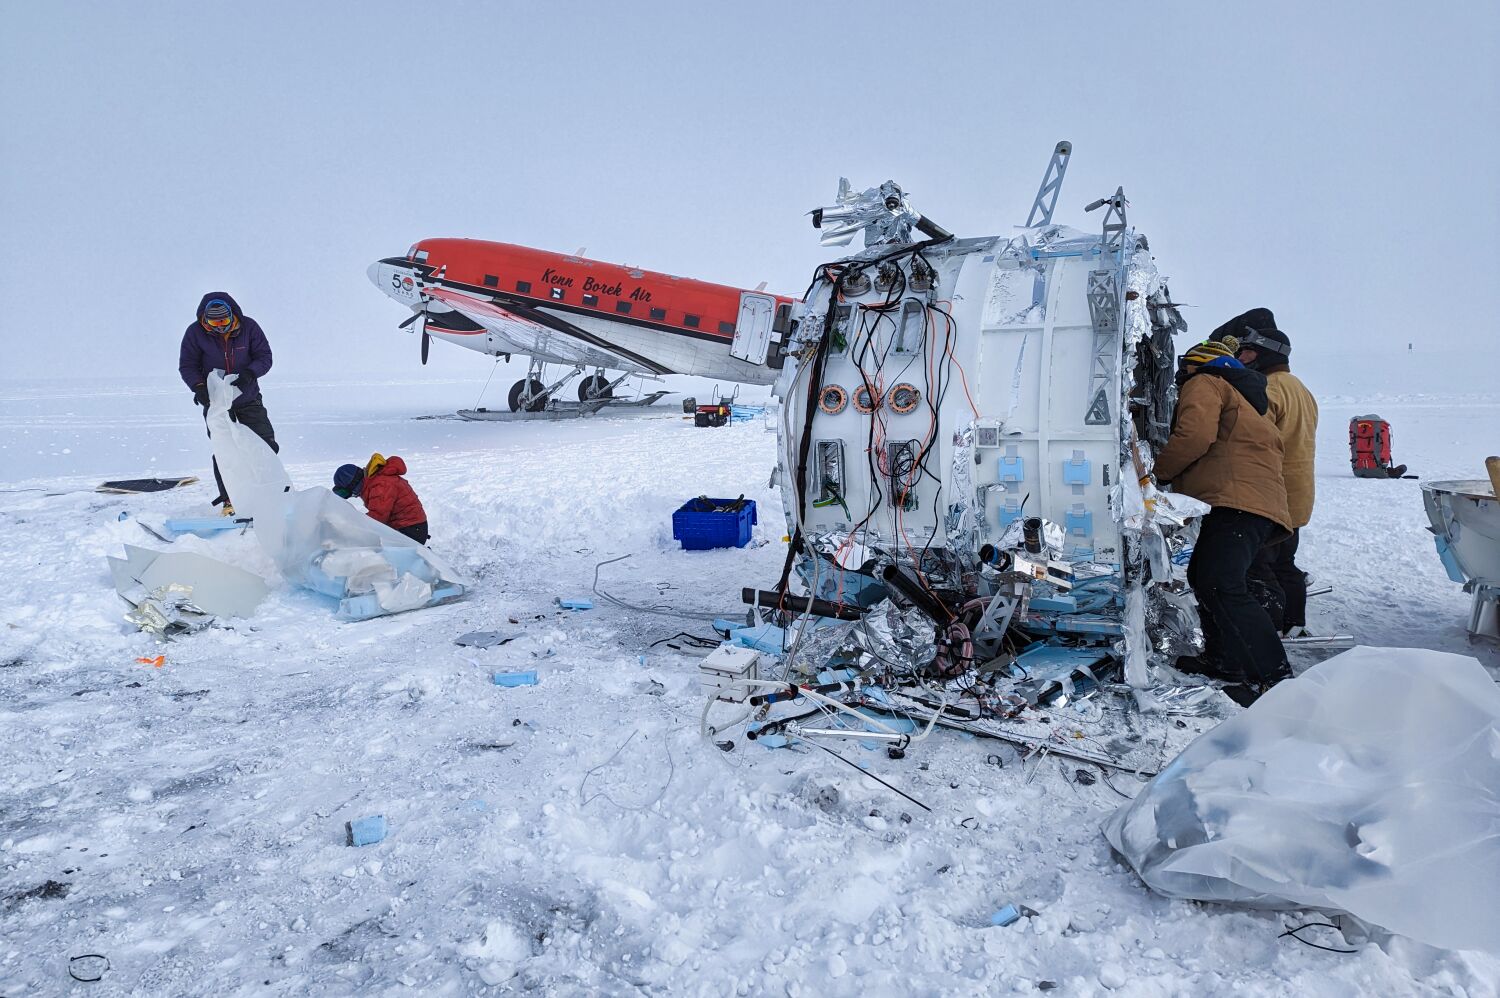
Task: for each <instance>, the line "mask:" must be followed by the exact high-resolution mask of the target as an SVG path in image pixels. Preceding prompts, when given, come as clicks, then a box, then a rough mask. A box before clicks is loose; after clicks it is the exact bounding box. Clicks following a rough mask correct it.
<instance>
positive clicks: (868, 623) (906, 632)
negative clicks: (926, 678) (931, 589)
mask: <svg viewBox="0 0 1500 998" xmlns="http://www.w3.org/2000/svg"><path fill="white" fill-rule="evenodd" d="M861 624H862V625H863V626H862V627H861V628H860V633H859V635H858V639H859V640H860V641H861V643H862V645H863V647H864V648H865V650H867V651H869V652H870V653H871V654H873V655H875V656H876V658H877V659H879V660H880V661H881V663H882V664H883V665H884V666H886V668H887V671H892V672H898V673H903V674H910V675H916V674H918V673H920V672H922V671H923V670H924V669H926V668H927V666H929V665H931V664H932V661H933V659H935V658H937V625H935V624H934V623H933V622H932V618H930V617H928V616H927V614H925V613H923V612H922V611H921V610H919V609H917V608H916V607H909V608H907V609H905V610H903V609H901V608H900V607H898V606H897V605H896V604H895V603H893V602H892V601H891V600H882V601H881V602H880V603H877V604H876V605H875V607H874V609H872V610H871V611H870V612H869V613H867V614H865V619H864V620H863V621H861Z"/></svg>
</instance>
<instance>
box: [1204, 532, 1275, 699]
mask: <svg viewBox="0 0 1500 998" xmlns="http://www.w3.org/2000/svg"><path fill="white" fill-rule="evenodd" d="M1276 530H1277V527H1276V524H1274V523H1272V522H1271V521H1270V520H1268V519H1266V518H1265V517H1263V516H1256V515H1255V514H1254V513H1246V512H1244V511H1243V510H1238V509H1229V508H1228V507H1225V506H1216V507H1214V508H1213V509H1212V510H1211V511H1210V512H1209V514H1208V515H1207V516H1205V517H1204V518H1203V524H1202V526H1201V527H1200V528H1199V531H1198V543H1197V544H1196V545H1195V546H1194V547H1193V558H1192V560H1191V561H1190V562H1188V583H1189V584H1190V585H1191V586H1192V587H1193V594H1194V595H1195V596H1197V598H1198V608H1199V610H1200V611H1202V613H1201V616H1202V621H1203V637H1204V641H1205V644H1206V645H1207V647H1206V649H1205V652H1204V657H1205V658H1206V659H1208V660H1209V661H1211V662H1214V663H1215V664H1216V665H1217V666H1218V667H1219V668H1220V669H1222V670H1223V674H1224V676H1225V678H1240V679H1241V680H1242V681H1249V682H1252V683H1261V684H1265V685H1270V684H1273V683H1276V682H1279V681H1280V680H1282V679H1284V678H1286V677H1287V676H1289V675H1291V669H1290V668H1289V667H1288V665H1287V661H1286V650H1285V649H1283V648H1282V647H1281V636H1280V635H1279V634H1278V633H1277V632H1276V627H1275V625H1274V624H1273V623H1272V622H1271V618H1270V616H1269V615H1268V614H1267V613H1266V610H1265V608H1264V607H1262V606H1261V605H1260V604H1259V603H1257V602H1256V601H1255V597H1253V596H1252V595H1251V594H1250V587H1249V575H1250V568H1251V566H1252V565H1253V564H1254V562H1255V558H1256V555H1257V554H1258V553H1259V552H1260V549H1261V548H1262V547H1264V546H1265V542H1266V538H1268V537H1270V536H1271V535H1272V534H1274V533H1275V532H1276Z"/></svg>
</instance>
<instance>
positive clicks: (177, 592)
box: [125, 585, 214, 668]
mask: <svg viewBox="0 0 1500 998" xmlns="http://www.w3.org/2000/svg"><path fill="white" fill-rule="evenodd" d="M127 598H128V597H127ZM125 620H126V621H128V622H129V623H132V624H134V625H135V626H137V627H139V628H140V629H141V630H143V631H145V632H147V633H148V634H155V635H156V636H157V637H159V638H164V639H165V638H169V637H171V636H173V635H175V634H191V633H192V632H194V631H201V630H203V628H205V627H208V626H209V625H210V624H212V623H213V622H214V618H213V615H212V614H209V613H204V612H203V609H202V608H201V607H199V606H198V605H197V604H196V603H194V602H193V590H192V587H191V586H179V585H166V586H161V587H159V588H157V589H153V590H152V591H151V592H150V593H149V594H147V595H144V596H141V597H139V598H138V601H137V602H136V604H135V609H133V610H131V611H130V612H129V613H127V614H125ZM158 657H161V658H162V661H163V662H165V661H166V659H165V657H162V656H158ZM142 661H152V660H142ZM153 664H156V663H154V662H153ZM157 668H161V666H160V664H157Z"/></svg>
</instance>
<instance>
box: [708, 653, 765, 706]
mask: <svg viewBox="0 0 1500 998" xmlns="http://www.w3.org/2000/svg"><path fill="white" fill-rule="evenodd" d="M759 666H760V652H758V651H756V650H755V649H754V648H745V647H743V646H740V645H720V646H719V647H718V648H715V649H714V650H713V651H711V652H709V653H708V656H707V657H706V658H704V660H703V661H702V662H700V663H699V664H698V671H699V676H700V678H701V679H702V681H703V691H704V692H705V693H708V694H710V695H713V696H717V697H718V698H719V699H720V700H723V701H725V702H727V703H743V702H744V701H745V698H746V697H748V696H749V695H750V687H748V686H746V685H744V681H745V680H747V679H757V678H759Z"/></svg>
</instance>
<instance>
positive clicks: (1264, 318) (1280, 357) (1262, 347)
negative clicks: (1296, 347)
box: [1209, 308, 1292, 364]
mask: <svg viewBox="0 0 1500 998" xmlns="http://www.w3.org/2000/svg"><path fill="white" fill-rule="evenodd" d="M1228 335H1232V336H1235V337H1236V338H1238V339H1239V341H1240V349H1241V350H1244V349H1247V348H1248V349H1250V350H1254V351H1256V352H1257V353H1270V354H1276V355H1277V357H1275V358H1273V360H1274V362H1276V363H1283V364H1284V363H1286V360H1287V358H1289V357H1291V355H1292V341H1291V338H1290V337H1289V336H1287V334H1286V333H1283V332H1282V331H1281V330H1279V329H1277V328H1276V316H1275V315H1274V314H1273V313H1272V312H1271V310H1270V309H1268V308H1252V309H1251V310H1250V311H1248V312H1241V313H1240V314H1239V315H1237V316H1235V317H1234V318H1233V319H1230V320H1229V321H1228V322H1226V323H1224V325H1222V326H1220V327H1219V328H1218V329H1215V330H1214V334H1213V336H1211V337H1209V338H1210V339H1215V340H1218V339H1223V338H1224V337H1225V336H1228Z"/></svg>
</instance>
